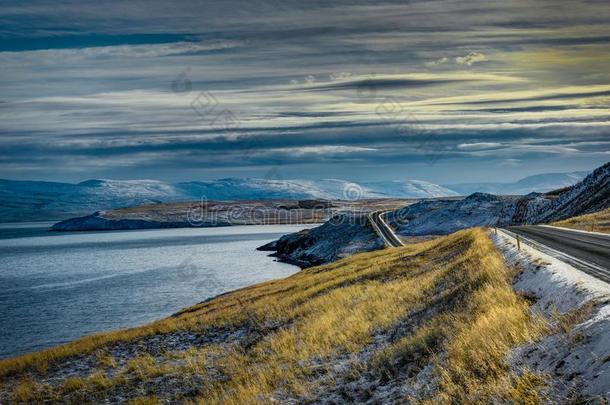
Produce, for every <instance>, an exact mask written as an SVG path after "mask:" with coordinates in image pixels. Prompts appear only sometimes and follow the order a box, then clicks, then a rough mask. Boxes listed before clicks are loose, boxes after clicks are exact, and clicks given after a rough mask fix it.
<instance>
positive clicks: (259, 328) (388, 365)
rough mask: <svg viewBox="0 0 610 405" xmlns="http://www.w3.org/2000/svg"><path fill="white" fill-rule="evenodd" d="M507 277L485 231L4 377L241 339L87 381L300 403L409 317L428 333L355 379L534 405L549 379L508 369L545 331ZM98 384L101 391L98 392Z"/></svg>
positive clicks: (299, 281) (76, 349)
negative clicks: (382, 379) (177, 337)
mask: <svg viewBox="0 0 610 405" xmlns="http://www.w3.org/2000/svg"><path fill="white" fill-rule="evenodd" d="M512 277H513V274H512V273H511V271H510V270H509V269H508V268H507V266H506V265H505V264H504V261H503V260H502V258H501V256H500V255H499V253H498V252H497V251H496V249H495V248H494V246H493V244H492V243H491V241H490V240H489V238H488V237H487V235H486V234H485V232H484V231H483V230H481V229H473V230H467V231H461V232H458V233H455V234H453V235H450V236H447V237H443V238H438V239H435V240H430V241H425V242H421V243H418V244H413V245H409V246H405V247H403V248H396V249H386V250H383V251H377V252H372V253H364V254H359V255H355V256H353V257H350V258H347V259H344V260H341V261H338V262H335V263H332V264H329V265H325V266H319V267H313V268H309V269H306V270H303V271H301V272H299V273H297V274H295V275H293V276H291V277H288V278H285V279H282V280H277V281H272V282H267V283H262V284H259V285H255V286H252V287H249V288H245V289H242V290H238V291H235V292H233V293H230V294H227V295H223V296H220V297H217V298H216V299H213V300H211V301H208V302H205V303H202V304H199V305H196V306H194V307H191V308H187V309H185V310H184V311H182V312H181V313H180V314H179V315H178V316H176V317H173V318H170V319H165V320H161V321H158V322H155V323H154V324H151V325H149V326H145V327H143V328H135V329H129V330H126V331H119V332H114V333H108V334H101V335H95V336H91V337H87V338H83V339H80V340H77V341H75V342H72V343H70V344H67V345H64V346H61V347H58V348H54V349H49V350H46V351H43V352H39V353H34V354H30V355H26V356H22V357H19V358H15V359H10V360H4V361H1V362H0V375H3V376H5V377H6V376H10V375H14V374H23V373H27V372H32V371H33V370H36V369H38V368H46V367H48V366H49V364H52V363H54V362H56V361H57V360H58V359H61V358H65V357H69V356H74V355H77V354H78V355H82V354H83V353H91V352H93V351H95V350H103V349H104V347H105V346H107V345H109V344H111V343H113V342H130V341H133V340H136V339H138V338H139V337H142V336H146V335H151V334H163V333H171V332H172V331H176V330H196V331H199V332H201V333H206V331H212V330H218V329H222V330H237V329H240V328H241V329H242V330H244V331H247V334H248V338H249V339H248V344H244V343H243V342H242V343H239V342H224V343H223V344H222V345H221V344H219V343H214V344H209V345H204V346H201V347H197V348H191V349H189V350H185V351H184V352H179V353H175V352H174V353H168V354H167V355H166V356H165V357H164V358H161V359H160V358H158V357H156V358H153V357H152V356H150V355H149V354H146V353H144V354H142V355H141V356H139V357H136V358H133V359H131V360H130V361H128V362H127V364H125V365H124V366H123V367H122V368H118V369H117V371H118V374H117V375H120V376H122V377H123V378H121V379H113V380H110V379H108V378H106V377H104V376H103V373H102V372H97V373H98V374H97V375H96V376H91V377H89V380H88V382H87V387H88V389H89V390H92V391H95V390H97V391H103V392H106V391H104V390H108V389H112V388H113V387H116V386H119V385H125V384H136V383H137V382H138V381H145V380H149V379H151V378H153V377H159V376H164V375H172V376H176V375H181V376H183V377H184V376H188V375H197V376H199V377H200V379H199V380H201V379H203V381H204V382H203V383H199V385H198V386H197V392H198V394H199V395H200V398H201V399H200V403H202V404H204V403H205V404H214V403H216V404H249V403H268V402H270V401H271V399H272V398H273V397H274V396H277V395H278V393H279V392H281V393H282V395H284V396H287V397H292V398H303V397H307V395H309V394H310V393H311V392H312V391H313V390H314V389H315V388H316V387H317V385H318V384H321V381H320V379H317V378H316V376H315V372H314V369H315V364H331V363H332V361H333V359H336V358H337V357H338V356H342V355H346V354H354V353H355V354H357V353H358V352H360V351H362V350H363V349H365V348H366V347H367V346H370V345H371V344H372V343H373V337H374V335H376V334H384V333H390V332H391V331H393V330H395V328H396V325H398V323H400V322H401V321H404V320H405V319H407V320H408V319H410V318H409V317H410V316H412V314H413V313H415V312H417V311H421V310H425V309H431V310H432V312H431V315H430V316H429V317H428V319H426V320H424V321H423V322H422V324H419V325H414V326H413V329H412V330H411V331H410V332H406V334H405V335H404V336H401V337H399V339H398V340H396V341H395V342H394V343H392V344H389V345H386V346H385V347H383V348H381V349H380V350H378V351H377V352H376V353H375V355H374V356H373V358H372V360H371V361H370V364H362V365H359V366H358V367H357V369H355V370H352V372H354V373H355V374H356V375H357V374H358V373H360V372H378V373H382V374H383V375H385V376H386V377H387V378H392V376H393V375H395V374H396V373H399V372H400V370H401V369H402V368H404V367H405V366H410V367H412V366H414V365H415V366H418V365H419V366H423V365H424V364H431V365H432V366H433V368H434V373H435V375H436V377H437V379H438V383H439V390H438V392H435V393H434V394H433V395H431V396H430V397H429V398H424V402H425V401H429V402H431V403H439V402H441V403H477V402H493V399H494V398H501V399H505V400H507V401H513V402H522V403H536V402H537V401H538V400H539V397H538V395H539V394H538V391H539V387H540V386H541V385H542V376H538V375H535V374H527V373H526V374H524V375H522V376H515V375H513V374H512V373H511V372H510V370H508V368H507V366H506V364H505V360H506V355H507V353H508V351H509V350H510V349H511V348H513V347H515V346H517V345H519V344H522V343H524V342H527V341H531V340H533V339H535V338H537V337H538V336H540V334H542V333H544V331H545V330H546V327H547V326H546V324H545V322H544V321H542V320H541V319H538V318H536V317H533V316H532V315H531V314H530V312H529V310H528V303H527V301H526V300H525V299H523V298H521V297H519V296H517V295H516V294H515V293H514V292H513V290H512V288H511V280H512ZM92 378H93V379H97V380H101V383H99V384H97V385H96V384H93V383H92V382H91V381H92V380H91V379H92ZM142 400H148V399H142ZM153 400H155V401H156V398H154V399H153ZM142 403H147V402H142ZM152 403H154V402H152Z"/></svg>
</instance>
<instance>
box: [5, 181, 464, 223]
mask: <svg viewBox="0 0 610 405" xmlns="http://www.w3.org/2000/svg"><path fill="white" fill-rule="evenodd" d="M453 195H456V193H455V192H454V191H452V190H449V189H447V188H444V187H442V186H439V185H437V184H432V183H428V182H424V181H417V180H405V181H395V182H379V183H375V182H369V183H362V184H360V185H358V184H355V183H353V182H350V181H346V180H340V179H324V180H274V179H236V178H227V179H220V180H211V181H193V182H183V183H175V184H172V183H166V182H162V181H156V180H87V181H84V182H81V183H78V184H69V183H54V182H40V181H12V180H0V209H1V211H0V221H28V220H43V219H63V218H66V217H72V216H77V215H82V214H90V213H92V212H94V211H98V210H104V209H111V208H119V207H129V206H134V205H141V204H147V203H163V202H179V201H198V200H201V199H206V200H266V199H333V200H335V199H352V200H356V199H361V198H383V197H398V198H422V197H443V196H453Z"/></svg>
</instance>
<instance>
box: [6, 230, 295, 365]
mask: <svg viewBox="0 0 610 405" xmlns="http://www.w3.org/2000/svg"><path fill="white" fill-rule="evenodd" d="M49 225H50V224H46V223H27V224H2V225H0V308H1V312H0V358H2V357H10V356H14V355H17V354H21V353H24V352H28V351H32V350H38V349H41V348H44V347H49V346H53V345H56V344H60V343H64V342H67V341H69V340H72V339H74V338H77V337H80V336H83V335H86V334H89V333H92V332H99V331H105V330H110V329H117V328H124V327H130V326H135V325H140V324H143V323H147V322H150V321H152V320H155V319H159V318H162V317H165V316H168V315H171V314H172V313H175V312H176V311H178V310H179V309H181V308H184V307H186V306H189V305H192V304H195V303H197V302H199V301H202V300H204V299H206V298H209V297H211V296H214V295H217V294H220V293H222V292H225V291H229V290H233V289H236V288H240V287H244V286H246V285H249V284H253V283H258V282H261V281H265V280H270V279H273V278H278V277H285V276H288V275H290V274H292V273H294V272H296V271H298V268H297V267H295V266H291V265H288V264H285V263H279V262H275V261H274V260H273V259H272V258H270V257H267V253H265V252H259V251H257V250H255V248H256V247H257V246H260V245H262V244H264V243H267V242H269V241H271V240H273V239H276V238H278V237H279V236H281V235H284V234H286V233H289V232H295V231H297V230H300V229H302V228H304V227H306V226H303V225H265V226H235V227H224V228H195V229H164V230H143V231H119V232H78V233H70V234H63V233H56V232H48V231H47V229H48V226H49Z"/></svg>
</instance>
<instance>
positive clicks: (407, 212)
mask: <svg viewBox="0 0 610 405" xmlns="http://www.w3.org/2000/svg"><path fill="white" fill-rule="evenodd" d="M609 183H610V163H606V164H605V165H604V166H601V167H599V168H597V169H595V170H594V171H593V172H592V173H590V174H589V175H587V176H586V177H585V178H584V179H583V180H582V181H580V182H578V183H577V184H575V185H573V186H571V187H569V188H567V189H565V190H563V191H561V192H559V193H558V194H556V193H553V194H538V193H531V194H528V195H526V196H496V195H492V194H484V193H474V194H472V195H470V196H468V197H467V198H465V199H463V200H454V201H449V200H438V201H421V202H418V203H416V204H413V205H409V206H407V207H404V208H401V209H399V210H396V211H393V212H391V213H389V214H388V215H387V219H388V221H389V223H390V224H391V225H392V226H393V227H394V228H395V229H396V231H397V233H399V234H400V235H405V236H417V235H445V234H449V233H451V232H455V231H457V230H460V229H464V228H470V227H476V226H508V225H521V224H536V223H547V222H551V221H557V220H561V219H564V218H568V217H572V216H576V215H581V214H586V213H590V212H594V211H599V210H602V209H605V208H609V207H610V184H609Z"/></svg>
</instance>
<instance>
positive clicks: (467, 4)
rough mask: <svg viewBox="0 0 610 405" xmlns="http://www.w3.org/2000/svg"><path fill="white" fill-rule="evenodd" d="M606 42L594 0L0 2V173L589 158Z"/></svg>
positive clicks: (369, 174) (607, 58)
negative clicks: (534, 0) (533, 0)
mask: <svg viewBox="0 0 610 405" xmlns="http://www.w3.org/2000/svg"><path fill="white" fill-rule="evenodd" d="M609 45H610V2H608V1H607V0H599V1H577V0H576V1H575V0H552V1H551V0H538V1H536V2H532V1H525V0H518V1H517V0H515V1H513V0H474V1H468V0H447V1H445V0H443V1H437V0H422V1H420V0H413V1H410V0H403V1H374V0H370V1H368V0H358V1H349V2H348V1H332V2H331V1H318V0H313V1H281V2H280V1H256V0H251V1H206V0H192V1H171V2H170V1H166V0H163V1H161V0H145V1H143V0H130V1H118V0H107V1H90V0H80V1H58V0H53V1H47V0H30V1H23V0H15V1H13V0H9V1H7V0H0V178H6V179H20V180H54V181H69V182H77V181H82V180H86V179H91V178H111V179H158V180H164V181H187V180H204V179H216V178H226V177H259V178H284V179H294V178H305V179H320V178H341V179H349V180H354V181H372V180H394V179H395V180H398V179H419V180H427V181H431V182H435V183H440V184H448V183H455V182H474V181H513V180H516V179H518V178H521V177H524V176H526V175H531V174H537V173H546V172H568V171H576V170H590V169H593V168H595V167H597V166H599V165H601V164H603V163H605V162H608V161H610V122H609V116H610V108H609V107H610V69H609V66H610V46H609Z"/></svg>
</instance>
